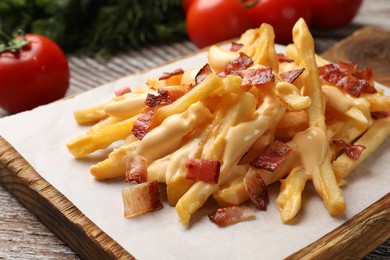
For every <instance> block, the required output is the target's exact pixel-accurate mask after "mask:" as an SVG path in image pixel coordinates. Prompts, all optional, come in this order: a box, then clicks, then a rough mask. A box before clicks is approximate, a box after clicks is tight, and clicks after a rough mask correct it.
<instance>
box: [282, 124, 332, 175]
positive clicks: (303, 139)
mask: <svg viewBox="0 0 390 260" xmlns="http://www.w3.org/2000/svg"><path fill="white" fill-rule="evenodd" d="M289 145H292V146H296V148H297V150H298V151H299V152H300V154H301V160H302V164H303V166H304V167H305V169H306V170H307V171H308V172H309V173H311V174H315V173H319V167H320V165H321V164H322V162H323V161H324V160H325V159H326V157H327V153H328V149H329V148H328V139H327V137H326V134H325V133H324V131H323V130H322V129H320V128H318V127H314V126H311V127H309V128H307V129H306V130H305V131H303V132H299V133H297V134H296V135H295V136H294V138H293V140H292V141H291V142H289Z"/></svg>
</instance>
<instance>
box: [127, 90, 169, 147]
mask: <svg viewBox="0 0 390 260" xmlns="http://www.w3.org/2000/svg"><path fill="white" fill-rule="evenodd" d="M161 99H162V98H161V95H157V96H156V95H153V94H148V95H147V97H146V100H145V107H144V108H143V109H142V111H141V113H140V114H139V115H138V118H137V120H136V121H135V123H134V126H133V130H132V132H133V134H134V136H135V137H137V138H138V139H141V140H142V138H144V136H145V135H146V134H147V133H148V131H149V128H150V125H151V123H152V121H153V118H154V115H155V114H156V111H157V109H158V106H159V104H160V102H161Z"/></svg>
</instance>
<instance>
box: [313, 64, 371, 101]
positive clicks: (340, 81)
mask: <svg viewBox="0 0 390 260" xmlns="http://www.w3.org/2000/svg"><path fill="white" fill-rule="evenodd" d="M318 72H319V74H320V77H321V79H323V80H326V81H328V82H330V83H332V84H334V85H336V86H337V87H339V88H342V89H344V90H345V91H346V92H348V93H349V94H350V95H352V96H354V97H360V95H361V93H363V92H364V93H375V92H376V89H375V88H374V87H373V86H372V85H371V84H370V82H369V81H367V80H366V79H365V78H367V77H368V76H367V75H365V74H368V72H366V73H365V72H360V71H358V70H357V67H356V66H352V65H348V64H347V63H339V65H338V66H337V65H336V64H327V65H324V66H322V67H319V68H318Z"/></svg>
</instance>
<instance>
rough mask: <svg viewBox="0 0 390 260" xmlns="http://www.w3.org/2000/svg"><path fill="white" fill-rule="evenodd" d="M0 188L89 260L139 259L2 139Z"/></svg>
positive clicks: (0, 144)
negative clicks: (0, 186)
mask: <svg viewBox="0 0 390 260" xmlns="http://www.w3.org/2000/svg"><path fill="white" fill-rule="evenodd" d="M0 184H1V185H2V186H3V187H4V188H5V189H6V190H7V191H9V192H10V193H11V194H12V195H13V196H15V197H16V198H17V199H18V200H19V201H20V202H21V203H22V204H23V205H24V206H25V207H26V208H27V209H28V210H29V211H30V212H31V213H33V214H34V215H35V216H36V217H38V218H39V219H40V220H41V221H42V222H43V223H44V224H45V225H46V226H47V227H48V228H49V229H50V230H51V231H52V232H53V233H54V234H56V235H57V236H58V237H59V238H60V239H61V240H63V241H64V242H65V243H66V244H67V245H69V246H70V247H71V248H72V249H73V250H74V251H75V252H76V253H77V254H78V255H79V256H81V257H82V258H85V259H135V258H134V257H133V256H132V255H130V254H129V253H128V252H127V251H126V250H124V249H123V248H122V247H121V246H120V245H119V244H118V243H116V242H115V241H114V240H113V239H112V238H111V237H109V236H108V235H107V234H106V233H104V232H103V231H102V230H101V229H100V228H99V227H98V226H96V225H95V224H94V223H93V222H92V221H91V220H90V219H89V218H87V217H86V216H85V215H84V214H83V213H82V212H81V211H80V210H79V209H78V208H77V207H76V206H74V205H73V204H72V202H71V201H69V200H68V199H67V198H66V197H65V196H64V195H63V194H62V193H60V192H59V191H58V190H57V189H55V188H54V187H52V186H51V185H50V183H48V182H47V181H46V180H45V179H43V178H42V177H41V176H40V175H39V174H38V173H37V172H36V171H35V170H34V168H33V167H32V166H31V165H30V164H29V163H28V162H27V161H26V160H25V159H24V158H23V157H22V156H21V155H20V154H19V153H18V152H17V151H16V150H15V149H14V148H13V147H12V146H11V145H10V144H9V143H8V142H7V141H6V140H5V139H4V138H2V137H1V136H0Z"/></svg>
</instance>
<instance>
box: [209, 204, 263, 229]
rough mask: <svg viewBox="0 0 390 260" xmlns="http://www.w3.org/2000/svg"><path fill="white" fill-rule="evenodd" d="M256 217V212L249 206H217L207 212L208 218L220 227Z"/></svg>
mask: <svg viewBox="0 0 390 260" xmlns="http://www.w3.org/2000/svg"><path fill="white" fill-rule="evenodd" d="M254 218H256V213H255V212H254V211H253V210H252V209H251V208H249V207H244V206H229V207H225V208H219V209H217V210H216V211H213V212H211V213H210V214H209V219H210V220H211V221H212V222H214V223H215V224H217V225H218V226H220V227H226V226H230V225H233V224H236V223H239V222H243V221H246V220H250V219H254Z"/></svg>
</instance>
